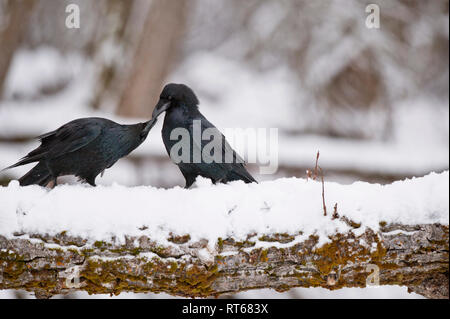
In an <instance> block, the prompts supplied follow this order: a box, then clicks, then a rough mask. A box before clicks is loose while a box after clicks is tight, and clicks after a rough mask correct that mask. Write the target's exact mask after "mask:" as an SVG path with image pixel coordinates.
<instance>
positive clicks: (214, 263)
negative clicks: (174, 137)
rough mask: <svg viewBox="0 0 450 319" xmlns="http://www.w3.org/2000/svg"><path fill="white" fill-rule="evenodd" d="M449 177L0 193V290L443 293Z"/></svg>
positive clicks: (3, 190) (182, 293) (197, 293)
mask: <svg viewBox="0 0 450 319" xmlns="http://www.w3.org/2000/svg"><path fill="white" fill-rule="evenodd" d="M448 181H449V174H448V172H444V173H442V174H430V175H428V176H425V177H423V178H416V179H412V180H407V181H402V182H396V183H393V184H391V185H386V186H381V185H375V184H367V183H355V184H352V185H339V184H336V183H325V187H324V191H325V193H324V197H325V203H326V205H327V215H326V216H324V210H323V203H322V185H321V183H319V182H316V181H312V180H305V179H297V178H289V179H279V180H276V181H271V182H262V183H260V184H254V185H247V184H244V183H240V182H235V183H231V184H229V185H210V183H209V182H208V181H206V180H198V181H197V187H196V188H193V189H190V190H185V189H182V188H179V187H176V188H173V189H169V190H165V189H156V188H152V187H144V186H142V187H135V188H127V187H123V186H118V185H113V186H110V187H96V188H92V187H86V186H65V185H62V186H58V187H56V188H55V189H53V190H47V189H43V188H39V187H34V186H33V187H19V186H18V185H17V183H16V182H12V183H11V184H10V185H9V186H8V187H4V188H0V289H26V290H29V291H34V292H35V293H36V296H38V297H48V296H51V295H54V294H59V293H66V292H68V291H71V290H85V291H88V292H90V293H94V294H96V293H111V294H119V293H120V292H122V291H133V292H166V293H170V294H173V295H180V296H188V297H206V296H217V295H220V294H224V293H233V292H238V291H242V290H247V289H257V288H273V289H276V290H278V291H285V290H288V289H290V288H293V287H325V288H329V289H339V288H342V287H366V286H376V285H402V286H407V287H408V288H409V290H410V291H414V292H416V293H419V294H421V295H424V296H426V297H429V298H448V296H449V295H448V271H449V265H448V262H449V255H448V252H449V238H448V219H449V199H448V190H449V185H448Z"/></svg>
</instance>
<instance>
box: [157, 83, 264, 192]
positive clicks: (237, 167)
mask: <svg viewBox="0 0 450 319" xmlns="http://www.w3.org/2000/svg"><path fill="white" fill-rule="evenodd" d="M198 104H199V101H198V99H197V97H196V96H195V94H194V92H193V91H192V90H191V89H190V88H189V87H188V86H186V85H184V84H173V83H171V84H167V85H166V86H165V87H164V89H163V91H162V93H161V95H160V98H159V101H158V104H157V105H156V106H155V109H154V111H153V115H152V120H155V121H156V119H157V117H158V116H159V115H160V114H161V113H163V112H166V115H165V118H164V124H163V128H162V132H161V133H162V139H163V142H164V145H165V147H166V150H167V153H168V154H169V156H170V157H171V158H172V160H174V162H175V163H176V164H177V165H178V167H179V169H180V171H181V173H182V174H183V176H184V178H185V179H186V186H185V187H186V188H189V187H190V186H191V185H192V184H193V183H194V181H195V179H196V177H197V176H203V177H206V178H210V179H211V180H212V182H213V183H217V182H221V183H227V182H229V181H236V180H242V181H244V182H246V183H252V182H256V180H255V179H254V178H253V177H252V176H251V175H250V173H249V172H248V171H247V170H246V169H245V166H244V164H245V163H244V161H243V160H242V158H241V157H240V156H239V155H238V154H237V153H236V152H235V151H234V150H233V149H232V148H231V147H230V145H229V144H228V143H227V141H226V140H225V137H224V136H223V135H222V133H220V131H219V130H218V129H217V128H216V127H215V126H214V125H213V124H211V123H210V122H209V121H208V120H207V119H206V118H205V117H204V116H203V115H202V114H201V113H200V111H199V110H198ZM177 129H178V130H177ZM183 130H184V131H185V132H188V134H189V136H188V138H189V140H188V145H187V147H188V151H189V153H188V154H187V156H185V157H183V154H181V155H180V154H179V152H178V151H177V150H178V148H179V147H180V145H177V144H179V143H181V142H182V141H180V140H179V139H178V140H177V138H178V137H179V135H180V134H181V136H182V131H183ZM205 133H206V135H205ZM171 134H173V136H172V137H171ZM198 135H200V136H198ZM211 143H212V145H211ZM208 144H209V145H208ZM185 146H186V145H185ZM182 148H183V146H181V147H180V150H181V153H183V151H184V150H183V149H182ZM172 152H173V153H172ZM174 155H175V156H174ZM184 155H186V154H184ZM174 157H177V159H174Z"/></svg>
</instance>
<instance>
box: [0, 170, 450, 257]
mask: <svg viewBox="0 0 450 319" xmlns="http://www.w3.org/2000/svg"><path fill="white" fill-rule="evenodd" d="M448 192H449V172H448V171H445V172H443V173H440V174H436V173H431V174H429V175H427V176H425V177H422V178H413V179H410V180H405V181H397V182H395V183H393V184H390V185H379V184H369V183H364V182H357V183H354V184H352V185H341V184H338V183H333V182H326V183H325V198H326V205H327V207H328V212H329V215H330V214H331V211H332V208H333V206H334V204H335V203H337V204H338V213H339V215H340V216H346V217H348V218H350V219H351V220H353V221H355V222H358V223H361V227H360V228H359V229H357V231H358V232H363V231H364V229H365V228H366V227H370V228H372V229H373V230H375V231H376V230H377V229H378V228H379V222H380V221H385V222H387V223H402V224H432V223H441V224H446V225H448V221H449V195H448ZM144 225H145V226H146V227H147V228H145V227H142V226H144ZM143 228H145V229H144V230H142V229H143ZM348 230H350V228H349V226H348V225H347V224H345V223H344V222H342V221H340V220H338V219H335V220H332V219H331V218H330V216H323V208H322V185H321V183H320V182H317V181H313V180H306V179H299V178H282V179H278V180H274V181H267V182H261V183H260V184H245V183H243V182H240V181H239V182H232V183H230V184H227V185H224V184H221V185H212V184H211V182H210V181H209V180H207V179H202V178H199V179H198V180H197V182H196V186H195V187H194V188H192V189H183V188H180V187H174V188H171V189H162V188H155V187H151V186H139V187H126V186H121V185H118V184H113V185H112V186H98V187H95V188H93V187H90V186H86V185H61V186H57V187H56V188H54V189H52V190H49V189H46V188H42V187H39V186H27V187H20V186H19V185H18V182H17V181H12V182H11V183H10V184H9V185H8V186H7V187H0V235H3V236H7V237H12V236H14V233H15V232H21V233H48V234H50V235H52V234H57V233H60V232H62V231H66V232H67V234H69V235H73V236H81V237H83V238H86V239H88V240H90V241H95V240H105V241H108V240H111V238H112V237H113V236H115V237H116V240H117V241H119V242H123V241H124V239H125V237H124V236H125V235H131V236H140V235H147V236H149V237H151V238H152V239H153V240H156V241H157V242H159V243H160V244H161V245H171V243H170V242H169V241H168V240H167V238H169V237H170V235H169V234H170V233H173V234H177V235H184V234H190V236H191V240H192V241H197V240H200V239H207V240H208V241H209V247H208V250H209V251H206V250H205V251H202V252H201V257H202V258H205V259H207V258H209V256H208V254H209V252H211V251H213V249H214V245H215V243H216V242H217V240H218V238H219V237H221V238H228V237H233V238H235V239H237V240H243V239H246V237H247V235H248V234H251V233H258V235H264V234H271V233H289V234H293V235H296V234H297V237H296V239H295V241H294V243H295V242H298V241H301V240H302V239H305V238H307V237H308V236H309V235H311V234H315V235H317V236H319V243H318V245H321V244H323V243H325V242H327V241H328V240H329V239H328V236H329V235H332V234H334V233H336V232H345V231H348ZM299 231H302V235H298V233H299ZM258 244H259V243H258V242H257V245H258ZM272 245H276V243H272ZM283 245H285V244H283Z"/></svg>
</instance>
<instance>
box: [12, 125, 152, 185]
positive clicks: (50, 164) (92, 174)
mask: <svg viewBox="0 0 450 319" xmlns="http://www.w3.org/2000/svg"><path fill="white" fill-rule="evenodd" d="M155 123H156V121H153V120H150V121H148V122H145V123H138V124H133V125H121V124H118V123H116V122H113V121H110V120H107V119H104V118H98V117H89V118H81V119H77V120H73V121H71V122H69V123H66V124H64V125H63V126H61V127H60V128H58V129H57V130H55V131H52V132H49V133H46V134H43V135H41V136H39V137H38V138H39V140H40V142H41V145H40V146H39V147H38V148H36V149H35V150H33V151H32V152H30V153H29V154H28V155H27V156H25V157H24V158H22V159H21V160H20V161H19V162H18V163H16V164H14V165H11V166H9V167H7V168H5V169H9V168H13V167H16V166H20V165H24V164H28V163H33V162H38V164H37V165H36V166H35V167H33V168H32V169H31V170H30V171H29V172H28V173H26V174H25V175H24V176H22V177H21V178H20V179H19V182H20V185H21V186H26V185H32V184H37V185H41V186H46V185H47V184H48V183H49V182H51V181H53V182H54V185H56V179H57V177H58V176H63V175H75V176H77V177H79V178H80V179H81V180H84V181H86V182H87V183H89V184H90V185H92V186H95V178H96V177H97V175H98V174H100V173H102V172H103V171H104V170H105V169H107V168H110V167H111V166H113V165H114V163H115V162H117V160H119V159H120V158H122V157H124V156H126V155H128V154H129V153H130V152H131V151H133V150H134V149H135V148H136V147H138V146H139V145H140V144H141V143H142V142H143V141H144V140H145V139H146V138H147V135H148V132H149V131H150V129H151V128H152V127H153V125H154V124H155Z"/></svg>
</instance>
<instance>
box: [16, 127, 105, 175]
mask: <svg viewBox="0 0 450 319" xmlns="http://www.w3.org/2000/svg"><path fill="white" fill-rule="evenodd" d="M102 128H103V126H102V124H101V122H100V121H99V120H97V119H91V118H86V119H78V120H74V121H72V122H69V123H67V124H64V125H63V126H61V127H60V128H58V129H57V130H55V131H52V132H49V133H46V134H43V135H40V136H38V138H39V140H40V141H41V145H40V146H39V147H38V148H37V149H35V150H33V151H31V152H30V153H28V155H27V156H25V157H24V158H22V159H21V160H20V161H19V162H17V163H16V164H14V165H11V166H9V167H7V168H13V167H16V166H20V165H24V164H28V163H32V162H37V161H40V160H41V159H42V158H44V157H47V158H52V159H53V158H58V157H60V156H62V155H64V154H67V153H71V152H75V151H76V150H79V149H80V148H82V147H84V146H86V145H88V144H89V143H91V142H92V141H93V140H95V139H96V138H97V137H98V136H99V135H100V133H101V132H102Z"/></svg>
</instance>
